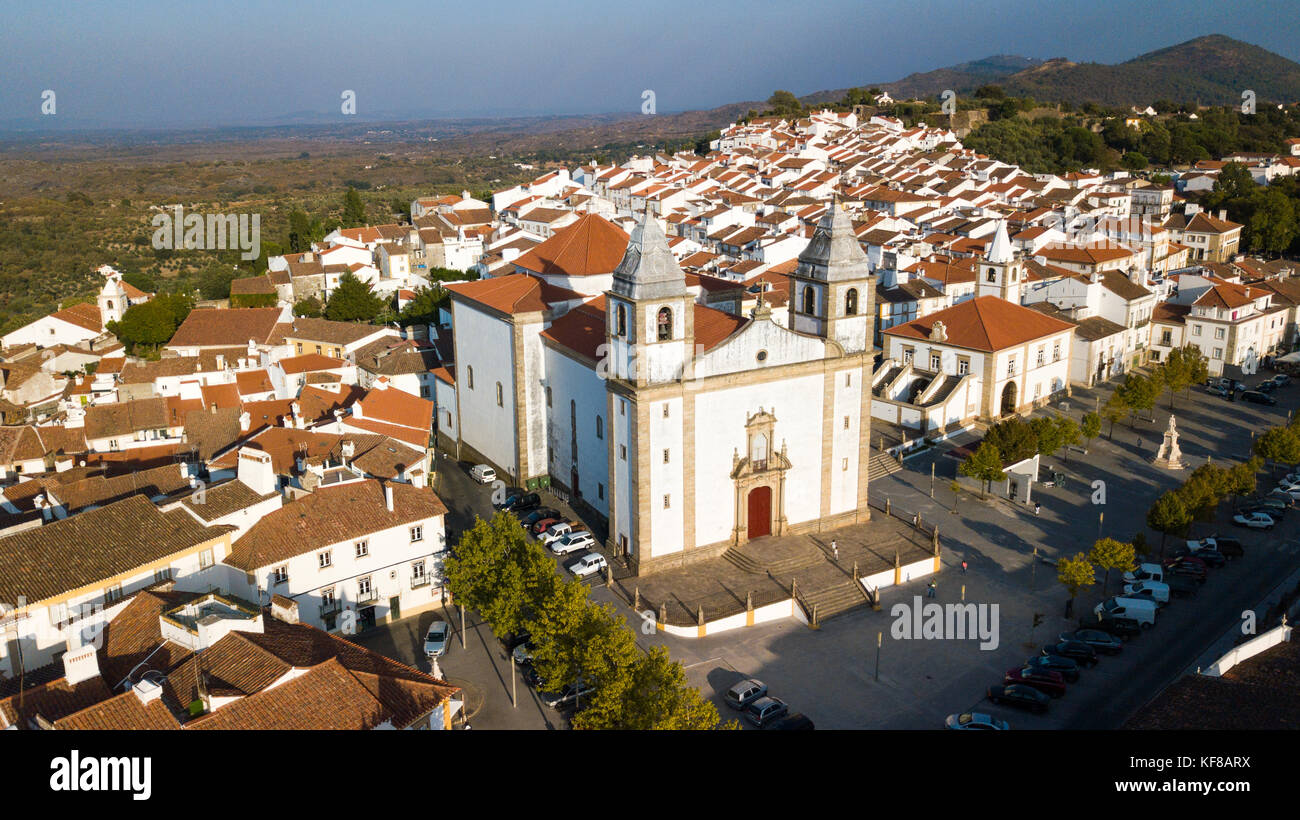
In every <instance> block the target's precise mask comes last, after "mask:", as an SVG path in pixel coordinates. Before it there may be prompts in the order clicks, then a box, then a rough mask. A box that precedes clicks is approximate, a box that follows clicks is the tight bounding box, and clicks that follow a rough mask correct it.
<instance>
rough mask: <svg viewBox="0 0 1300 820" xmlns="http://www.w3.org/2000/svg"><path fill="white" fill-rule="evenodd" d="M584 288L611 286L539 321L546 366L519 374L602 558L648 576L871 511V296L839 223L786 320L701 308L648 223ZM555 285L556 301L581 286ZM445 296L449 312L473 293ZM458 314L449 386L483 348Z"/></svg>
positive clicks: (798, 282) (551, 458)
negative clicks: (599, 531)
mask: <svg viewBox="0 0 1300 820" xmlns="http://www.w3.org/2000/svg"><path fill="white" fill-rule="evenodd" d="M588 256H591V255H590V254H588ZM528 275H529V274H527V273H521V274H515V275H514V276H528ZM488 281H489V282H490V281H492V280H488ZM590 281H593V282H599V283H600V285H603V286H606V289H605V290H604V291H603V292H602V293H600V294H599V295H594V296H592V297H591V298H589V299H587V300H586V301H583V302H581V303H579V304H571V303H567V304H560V303H559V302H558V301H557V303H556V305H555V308H554V309H553V310H551V311H550V313H549V315H548V314H547V311H540V312H539V315H538V317H537V322H536V325H535V326H537V327H540V328H542V329H540V331H539V332H538V334H537V335H538V338H539V341H540V347H541V350H542V355H541V361H540V363H539V364H540V367H537V368H535V369H534V370H532V371H530V370H527V367H525V371H524V380H526V381H527V380H531V379H532V378H537V379H538V381H539V383H538V388H539V389H538V391H537V393H538V394H539V399H538V400H537V402H536V404H537V405H538V407H537V409H538V411H540V412H538V413H537V415H538V418H537V419H533V418H529V419H528V425H529V427H530V428H531V427H534V426H536V427H540V428H541V429H540V430H539V431H538V432H537V433H536V434H531V433H530V434H529V437H530V439H532V440H534V441H536V440H538V439H539V437H540V438H541V439H544V442H545V465H546V472H547V475H548V476H549V479H550V481H551V483H552V484H556V485H559V486H562V487H564V488H566V489H568V490H569V491H570V492H571V493H573V494H574V495H575V496H580V497H581V500H582V501H583V502H584V503H586V504H587V505H589V506H590V507H592V508H593V509H595V510H596V511H597V512H598V513H600V514H601V515H602V516H604V517H605V518H606V519H607V521H608V532H609V543H608V546H609V547H610V551H611V552H612V554H615V555H624V556H627V558H628V559H629V561H630V563H631V564H632V566H633V567H634V569H635V570H636V571H637V572H638V573H640V574H644V573H649V572H655V571H658V570H661V569H666V568H670V567H675V566H680V565H682V564H683V563H687V562H690V561H692V560H696V559H701V558H710V557H716V556H717V555H719V554H721V553H722V552H723V551H725V550H726V549H727V548H728V547H731V546H737V545H742V544H745V543H746V542H748V541H749V540H751V539H754V538H759V537H762V536H767V535H783V534H788V533H798V532H809V531H821V530H826V529H832V528H835V527H839V526H843V525H846V524H851V523H856V522H859V521H864V520H866V519H867V518H869V517H870V513H869V511H868V506H867V464H868V460H869V441H870V420H871V409H870V399H871V392H870V381H871V375H872V357H873V354H874V350H873V348H872V346H871V344H870V339H871V324H870V323H871V320H872V315H873V314H872V296H873V294H874V290H875V288H874V281H872V279H871V277H870V276H869V274H868V263H867V259H866V255H865V254H864V253H863V251H862V249H861V246H860V245H859V244H858V242H857V240H856V238H855V237H854V234H853V230H852V224H851V222H850V220H849V217H848V215H847V214H846V213H845V212H843V211H842V210H839V209H838V208H834V209H832V211H831V212H830V213H828V215H827V216H826V217H825V218H824V219H823V220H822V223H821V224H820V225H819V226H818V227H817V229H816V231H815V233H814V236H813V238H812V240H811V241H810V242H809V244H808V247H807V248H806V249H805V250H804V252H803V254H802V255H801V256H800V258H799V263H798V267H797V269H796V271H795V273H794V274H793V275H792V276H791V277H790V290H791V292H790V305H791V310H790V313H789V319H788V321H787V322H777V321H774V320H773V317H772V314H771V311H770V310H769V309H768V308H767V307H766V306H765V305H764V304H762V302H761V301H760V303H759V305H758V306H757V308H755V309H754V310H753V311H751V313H750V315H748V316H744V317H742V316H737V315H734V314H731V313H726V312H723V311H720V310H717V309H714V308H712V307H708V306H706V305H703V304H699V303H698V302H697V300H696V296H695V295H694V294H693V293H692V289H691V288H690V287H689V286H688V282H687V276H686V274H685V273H684V272H683V271H682V269H681V268H680V267H679V266H678V264H677V262H676V260H675V259H674V258H673V256H672V253H671V252H670V251H669V249H668V244H667V240H666V237H665V236H664V234H663V231H662V229H661V228H660V227H659V224H658V222H657V221H656V220H655V219H654V218H653V217H651V218H649V219H646V220H645V221H643V222H641V223H640V224H639V225H638V226H637V227H636V228H635V229H634V230H633V233H632V235H631V237H630V239H629V240H628V241H627V242H626V246H625V249H624V252H623V253H622V255H621V258H620V260H619V262H618V263H617V265H616V266H614V268H613V270H611V271H609V272H608V276H607V277H606V276H601V277H598V278H592V279H591V280H590ZM473 284H476V283H470V285H473ZM548 286H550V287H555V288H556V291H557V294H556V295H557V296H558V297H566V296H568V295H569V294H571V293H572V292H573V291H570V290H568V288H574V289H577V288H580V287H582V280H581V279H580V277H577V276H567V277H566V278H565V279H564V280H563V285H562V286H561V285H560V284H559V283H558V282H557V283H556V285H548ZM453 287H455V288H458V289H459V290H460V292H459V294H457V293H456V292H455V291H454V292H453V302H454V303H455V302H457V301H461V300H463V299H465V298H466V293H467V292H468V290H469V287H468V286H466V285H461V286H453ZM561 288H563V289H561ZM540 295H541V294H539V296H540ZM543 301H545V299H544V297H543ZM560 301H564V300H563V299H561V300H560ZM460 310H461V307H460V305H457V307H456V314H455V316H456V319H455V320H454V328H455V333H456V349H457V363H458V364H457V369H458V372H457V382H458V384H457V390H458V392H460V391H462V390H464V389H465V387H464V386H463V385H462V384H461V382H463V380H464V378H465V375H464V374H463V372H462V371H463V370H464V368H463V367H462V366H461V358H460V357H461V351H462V349H464V347H465V346H471V345H474V346H482V343H481V342H472V341H470V339H469V337H468V336H466V337H464V338H462V332H468V331H470V328H468V327H465V328H463V327H462V324H461V321H460V315H461V314H460ZM474 333H475V336H476V338H477V339H480V340H484V341H485V340H486V339H487V338H489V336H488V334H486V333H484V330H483V329H482V328H479V329H477V330H475V331H474ZM503 338H504V336H503ZM514 347H515V349H516V350H519V349H524V350H526V349H527V347H528V345H527V344H526V343H522V344H516V345H514ZM473 355H474V356H478V357H480V358H483V356H482V354H481V353H475V354H473ZM528 358H531V357H528ZM525 366H527V362H525ZM498 369H513V363H511V364H508V365H507V364H503V365H501V366H500V367H499V368H498ZM482 378H483V376H482V375H481V374H480V373H476V374H475V379H476V381H480V380H481V379H482ZM495 381H496V379H495V378H494V379H493V382H494V383H495ZM475 389H476V390H477V389H478V388H477V386H476V388H475ZM520 392H522V393H525V394H526V393H527V392H528V390H527V386H525V389H524V390H522V391H520ZM461 406H462V407H464V406H465V405H464V402H463V400H462V405H461ZM464 418H465V416H464V415H462V419H464ZM537 422H541V424H540V425H539V424H537ZM462 429H466V426H465V423H464V422H463V423H462ZM467 443H471V442H468V441H467ZM530 469H534V470H535V469H536V468H535V467H533V468H530Z"/></svg>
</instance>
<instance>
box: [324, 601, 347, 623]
mask: <svg viewBox="0 0 1300 820" xmlns="http://www.w3.org/2000/svg"><path fill="white" fill-rule="evenodd" d="M342 611H343V605H342V604H340V603H339V602H338V599H335V600H333V601H321V603H320V616H321V617H322V618H327V617H329V616H330V615H337V614H339V613H340V612H342Z"/></svg>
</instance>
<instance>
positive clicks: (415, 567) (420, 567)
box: [411, 561, 424, 581]
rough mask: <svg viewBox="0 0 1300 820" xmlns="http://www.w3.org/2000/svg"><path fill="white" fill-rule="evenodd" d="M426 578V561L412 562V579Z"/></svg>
mask: <svg viewBox="0 0 1300 820" xmlns="http://www.w3.org/2000/svg"><path fill="white" fill-rule="evenodd" d="M423 579H424V562H423V561H416V562H415V563H414V564H411V580H412V581H420V580H423Z"/></svg>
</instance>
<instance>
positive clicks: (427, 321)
mask: <svg viewBox="0 0 1300 820" xmlns="http://www.w3.org/2000/svg"><path fill="white" fill-rule="evenodd" d="M450 301H451V296H450V295H449V294H448V293H447V291H445V290H442V289H438V290H434V289H433V288H425V287H421V288H419V289H418V290H416V291H415V298H414V299H412V300H410V301H409V302H407V303H406V306H405V307H403V308H402V312H401V314H400V321H401V323H402V324H403V325H436V324H437V323H438V310H439V308H441V307H443V306H445V305H446V304H447V303H448V302H450Z"/></svg>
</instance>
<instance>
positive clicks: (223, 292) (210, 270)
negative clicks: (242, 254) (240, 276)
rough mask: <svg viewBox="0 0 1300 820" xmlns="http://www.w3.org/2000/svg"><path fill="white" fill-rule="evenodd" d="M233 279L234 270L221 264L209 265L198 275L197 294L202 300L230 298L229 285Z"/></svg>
mask: <svg viewBox="0 0 1300 820" xmlns="http://www.w3.org/2000/svg"><path fill="white" fill-rule="evenodd" d="M234 279H235V269H234V268H232V267H228V266H226V265H221V264H213V265H209V266H208V267H207V268H206V269H204V271H203V273H202V274H200V275H199V293H201V294H203V298H204V299H225V298H228V297H229V296H230V283H231V282H232V281H234Z"/></svg>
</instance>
